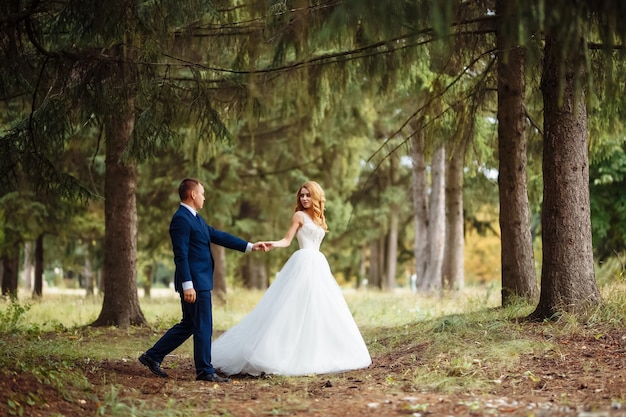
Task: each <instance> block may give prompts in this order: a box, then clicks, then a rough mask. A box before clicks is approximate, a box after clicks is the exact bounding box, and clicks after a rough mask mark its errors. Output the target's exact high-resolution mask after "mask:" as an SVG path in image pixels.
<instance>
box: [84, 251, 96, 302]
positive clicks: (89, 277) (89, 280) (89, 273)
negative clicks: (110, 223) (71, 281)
mask: <svg viewBox="0 0 626 417" xmlns="http://www.w3.org/2000/svg"><path fill="white" fill-rule="evenodd" d="M90 249H91V244H90V243H89V242H87V243H86V244H85V296H87V297H93V296H94V286H93V282H94V278H93V268H92V266H91V250H90Z"/></svg>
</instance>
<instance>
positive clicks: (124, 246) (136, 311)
mask: <svg viewBox="0 0 626 417" xmlns="http://www.w3.org/2000/svg"><path fill="white" fill-rule="evenodd" d="M125 105H126V106H125V109H124V110H125V111H120V112H119V113H116V114H114V115H110V116H109V117H107V119H106V126H105V128H106V161H105V170H106V171H105V185H104V198H105V203H104V217H105V233H104V277H103V279H104V301H103V305H102V311H101V312H100V316H99V317H98V318H97V319H96V321H95V322H94V323H92V326H120V327H127V326H129V325H146V324H147V322H146V319H145V317H144V315H143V313H142V312H141V309H140V308H139V299H138V296H137V206H136V200H135V190H136V187H137V167H136V165H135V164H134V163H133V162H129V161H125V160H124V152H125V151H126V150H127V147H128V145H129V144H130V141H131V139H132V135H133V129H134V125H135V116H134V114H135V109H134V100H133V98H132V97H128V99H127V101H126V103H125Z"/></svg>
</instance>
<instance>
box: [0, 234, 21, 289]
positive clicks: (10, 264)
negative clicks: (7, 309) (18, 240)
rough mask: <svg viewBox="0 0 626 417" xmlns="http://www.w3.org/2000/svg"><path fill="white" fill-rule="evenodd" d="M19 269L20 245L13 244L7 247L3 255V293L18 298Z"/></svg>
mask: <svg viewBox="0 0 626 417" xmlns="http://www.w3.org/2000/svg"><path fill="white" fill-rule="evenodd" d="M19 269H20V251H19V247H18V246H11V247H9V248H7V249H6V250H5V252H4V254H3V255H2V295H4V296H9V297H10V298H17V281H18V276H19V272H18V271H19Z"/></svg>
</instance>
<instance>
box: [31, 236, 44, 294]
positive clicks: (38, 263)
mask: <svg viewBox="0 0 626 417" xmlns="http://www.w3.org/2000/svg"><path fill="white" fill-rule="evenodd" d="M34 281H35V282H34V285H33V298H41V297H42V296H43V234H40V235H39V236H37V239H36V240H35V279H34Z"/></svg>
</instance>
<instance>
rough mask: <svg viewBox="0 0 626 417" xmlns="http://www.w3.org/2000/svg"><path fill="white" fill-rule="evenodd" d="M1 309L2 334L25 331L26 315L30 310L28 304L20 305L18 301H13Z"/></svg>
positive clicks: (0, 326) (0, 329)
mask: <svg viewBox="0 0 626 417" xmlns="http://www.w3.org/2000/svg"><path fill="white" fill-rule="evenodd" d="M2 304H4V305H3V306H2V307H1V309H0V333H16V332H20V331H22V330H24V328H25V327H24V323H25V322H24V319H25V315H26V313H27V312H28V310H29V309H30V305H28V304H20V302H19V301H18V300H17V299H11V300H10V301H9V302H8V303H2Z"/></svg>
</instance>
